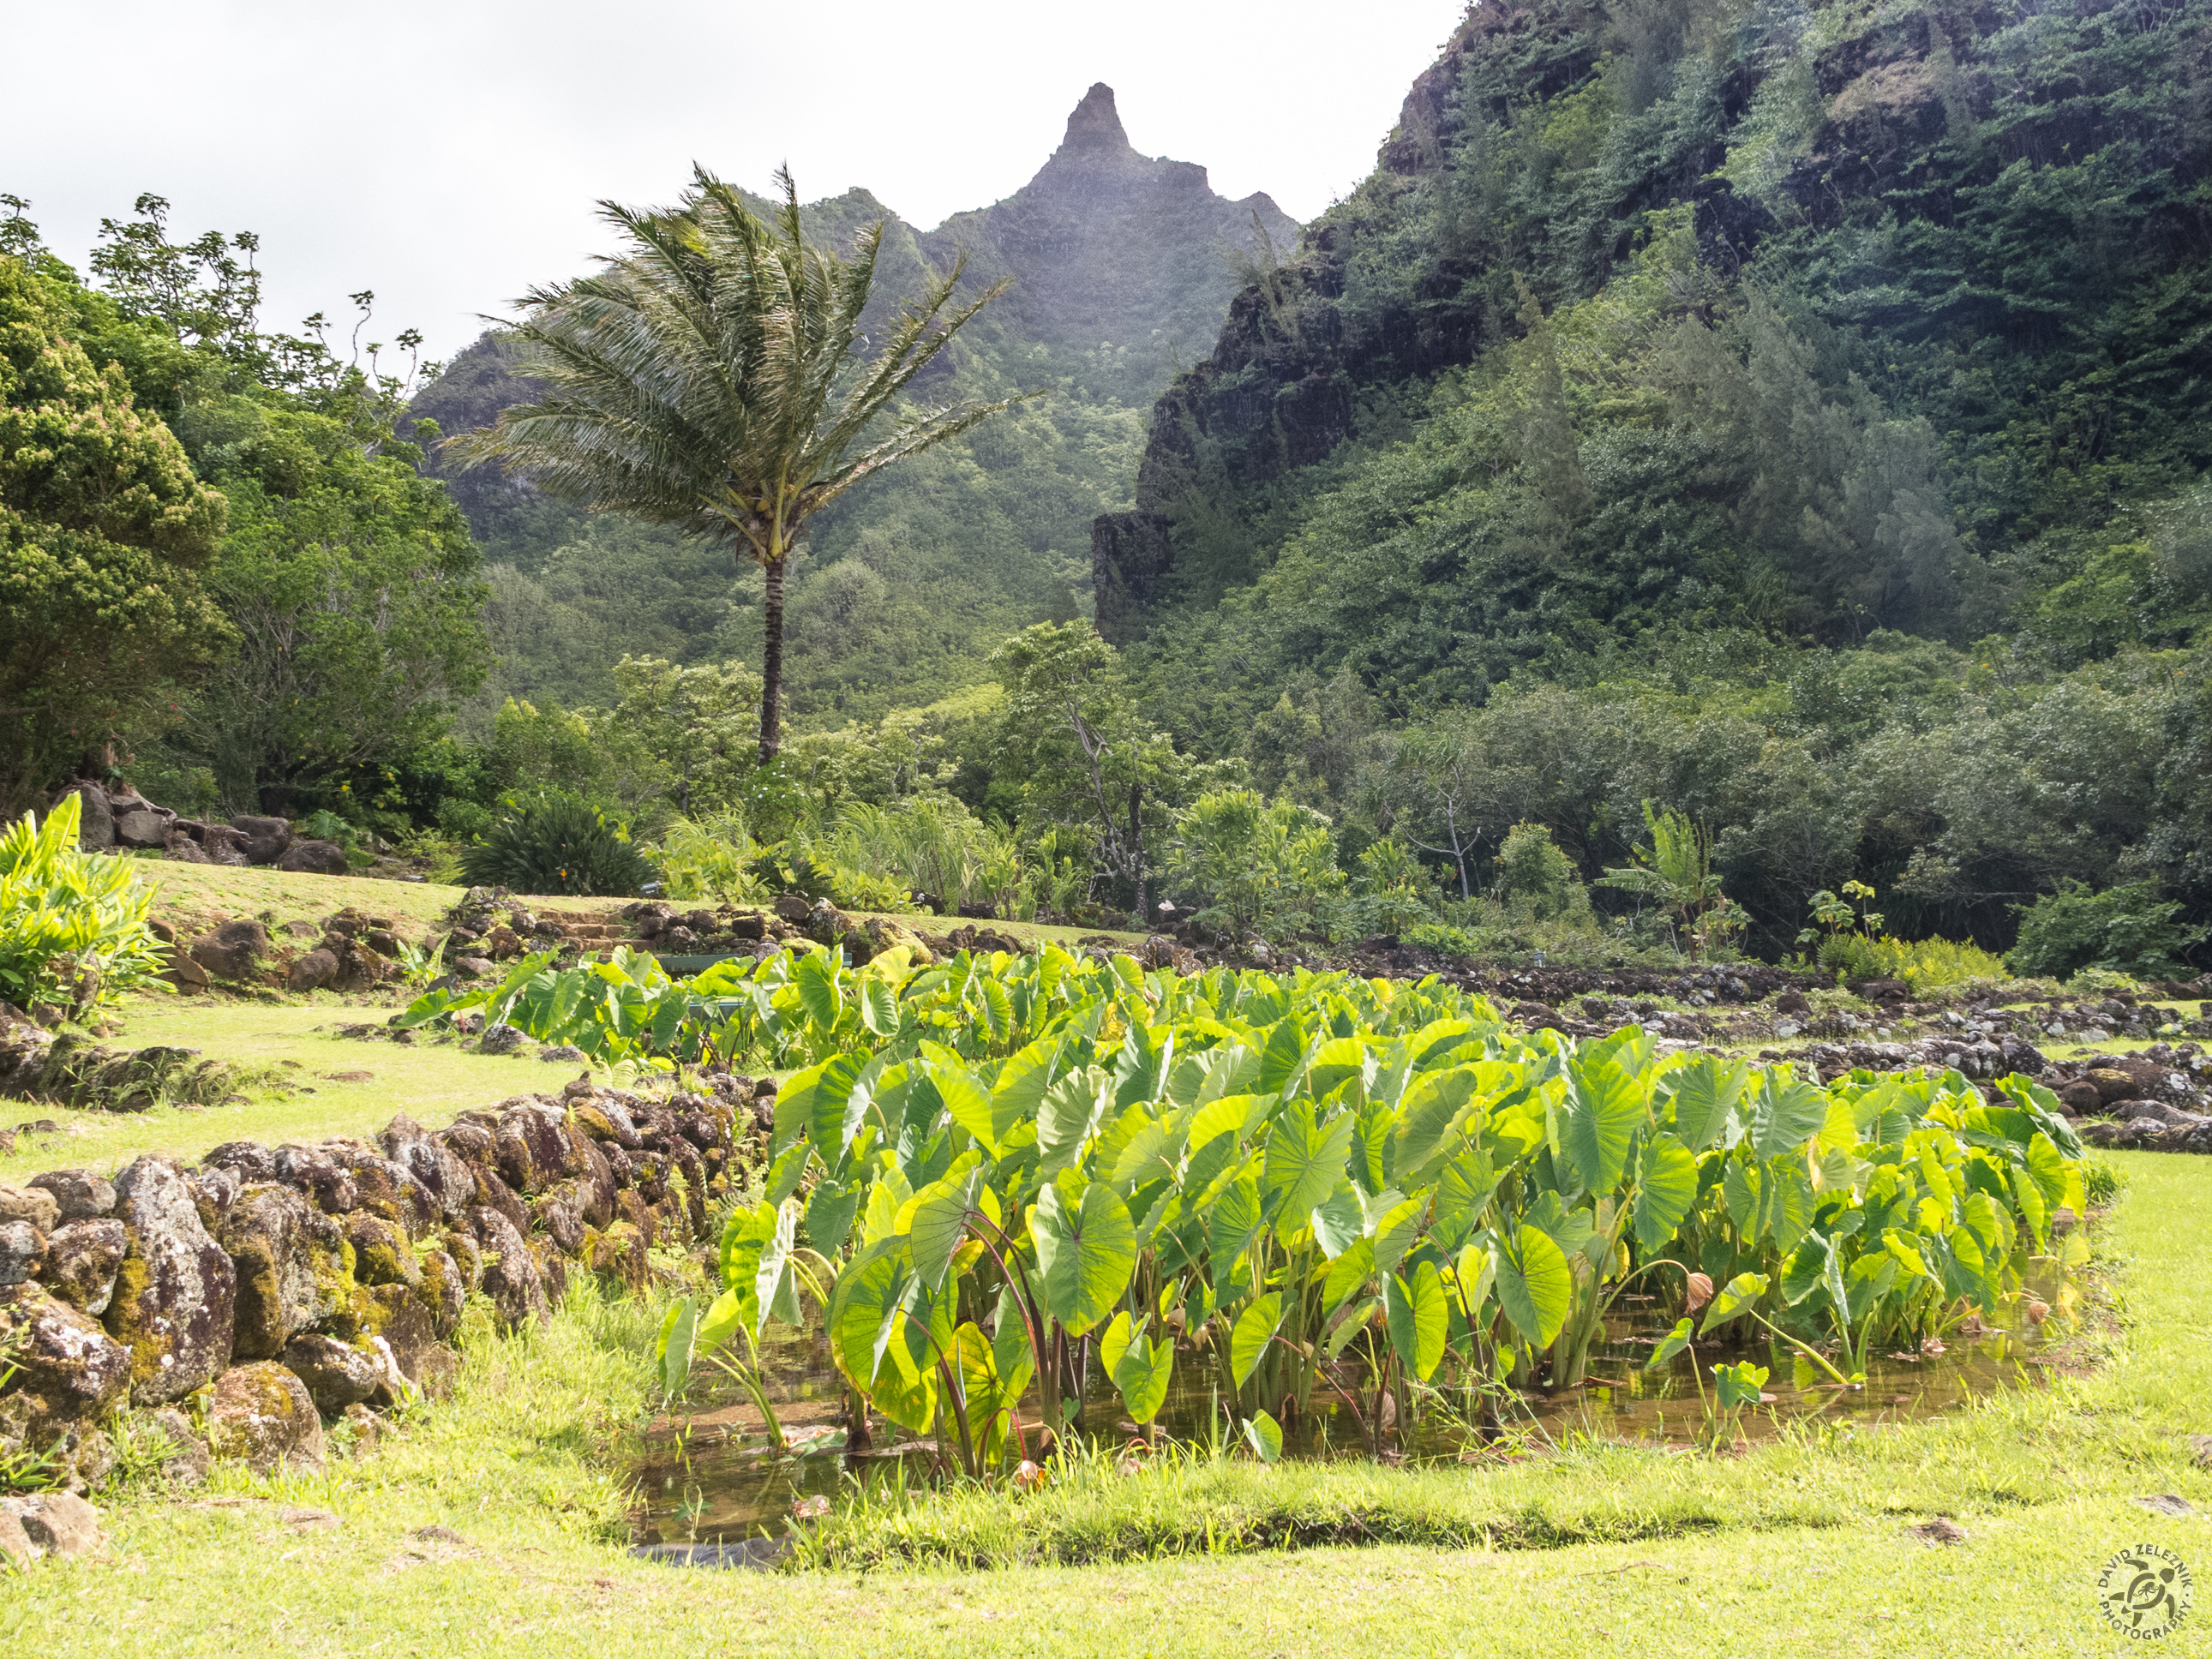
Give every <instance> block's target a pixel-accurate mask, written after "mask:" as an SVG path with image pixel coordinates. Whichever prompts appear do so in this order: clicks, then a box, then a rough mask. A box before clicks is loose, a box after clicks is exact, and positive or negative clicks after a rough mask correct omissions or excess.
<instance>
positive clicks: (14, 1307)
mask: <svg viewBox="0 0 2212 1659" xmlns="http://www.w3.org/2000/svg"><path fill="white" fill-rule="evenodd" d="M0 1340H5V1341H6V1342H7V1344H8V1345H9V1347H10V1348H11V1349H12V1350H13V1359H12V1362H11V1363H12V1364H14V1365H15V1367H16V1372H15V1377H14V1379H13V1380H12V1381H11V1382H10V1383H9V1385H8V1393H9V1396H10V1398H11V1400H12V1401H15V1405H16V1411H15V1419H16V1421H17V1425H18V1428H19V1430H20V1431H21V1432H24V1433H26V1434H28V1435H31V1436H33V1437H35V1443H37V1444H40V1445H44V1444H45V1443H46V1442H47V1441H49V1440H51V1439H52V1437H54V1435H56V1434H57V1433H58V1432H59V1431H60V1430H61V1428H62V1426H63V1425H66V1424H71V1423H94V1422H97V1421H98V1420H99V1419H100V1418H101V1417H103V1416H105V1415H106V1413H107V1412H108V1410H109V1409H110V1408H111V1407H113V1406H114V1405H116V1404H117V1403H118V1401H121V1400H122V1398H123V1395H124V1393H125V1390H126V1389H129V1388H130V1386H131V1353H130V1351H129V1350H128V1349H127V1348H125V1347H124V1346H123V1345H122V1344H120V1343H118V1342H117V1341H116V1340H114V1339H113V1338H112V1337H111V1336H109V1335H108V1334H107V1333H106V1331H105V1330H103V1329H101V1328H100V1324H99V1322H97V1321H96V1320H94V1319H93V1318H91V1317H90V1316H88V1315H86V1314H84V1313H82V1312H80V1311H79V1310H76V1309H75V1308H72V1307H70V1305H69V1304H67V1303H66V1302H62V1301H58V1300H57V1299H56V1298H55V1297H52V1296H50V1295H48V1294H47V1293H46V1291H45V1290H44V1289H43V1288H42V1287H41V1286H40V1285H10V1286H9V1287H8V1288H7V1289H5V1290H0Z"/></svg>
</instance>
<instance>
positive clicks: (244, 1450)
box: [207, 1359, 323, 1475]
mask: <svg viewBox="0 0 2212 1659" xmlns="http://www.w3.org/2000/svg"><path fill="white" fill-rule="evenodd" d="M207 1424H208V1449H209V1450H210V1452H212V1453H213V1454H214V1455H216V1456H217V1457H222V1458H231V1459H234V1460H236V1461H238V1462H242V1463H244V1464H245V1465H246V1467H247V1468H250V1469H252V1471H253V1472H254V1473H255V1474H264V1475H266V1474H276V1471H277V1470H279V1469H281V1468H287V1467H290V1468H308V1469H320V1468H322V1467H323V1423H322V1419H321V1418H319V1416H317V1415H316V1413H315V1402H314V1401H313V1398H312V1397H310V1395H308V1393H307V1384H306V1383H302V1382H301V1380H300V1379H299V1378H298V1377H296V1376H294V1375H293V1374H292V1373H291V1372H290V1371H289V1370H286V1369H285V1368H284V1367H283V1366H282V1365H279V1364H275V1363H274V1362H272V1361H270V1360H265V1359H264V1360H257V1361H255V1362H254V1363H253V1364H250V1365H235V1366H233V1367H232V1368H231V1369H230V1370H227V1371H225V1372H224V1373H223V1374H222V1376H221V1377H219V1378H218V1379H216V1385H215V1395H214V1398H213V1399H211V1400H210V1401H209V1402H208V1409H207Z"/></svg>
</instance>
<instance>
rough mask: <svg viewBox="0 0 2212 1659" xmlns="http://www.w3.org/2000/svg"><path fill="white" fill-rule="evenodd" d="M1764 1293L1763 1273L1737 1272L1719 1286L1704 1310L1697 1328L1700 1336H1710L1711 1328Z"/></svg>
mask: <svg viewBox="0 0 2212 1659" xmlns="http://www.w3.org/2000/svg"><path fill="white" fill-rule="evenodd" d="M1765 1294H1766V1275H1765V1273H1738V1274H1737V1275H1736V1276H1735V1278H1734V1279H1730V1280H1729V1282H1728V1283H1727V1284H1726V1285H1723V1286H1722V1287H1721V1291H1720V1294H1719V1295H1717V1296H1716V1297H1713V1300H1712V1305H1711V1307H1709V1308H1707V1309H1706V1310H1705V1323H1704V1324H1702V1325H1700V1326H1699V1328H1698V1334H1699V1336H1700V1337H1706V1336H1711V1334H1713V1328H1714V1327H1715V1326H1717V1325H1725V1324H1727V1323H1728V1322H1729V1320H1731V1319H1734V1318H1735V1316H1737V1315H1738V1314H1740V1313H1741V1312H1742V1311H1743V1310H1745V1309H1746V1308H1748V1307H1749V1306H1751V1304H1753V1303H1754V1302H1756V1301H1758V1300H1759V1297H1762V1296H1765Z"/></svg>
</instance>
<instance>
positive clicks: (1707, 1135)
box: [1668, 1054, 1745, 1152]
mask: <svg viewBox="0 0 2212 1659" xmlns="http://www.w3.org/2000/svg"><path fill="white" fill-rule="evenodd" d="M1744 1079H1745V1072H1744V1068H1743V1066H1741V1065H1740V1064H1738V1063H1737V1062H1735V1061H1733V1060H1727V1061H1723V1060H1716V1059H1714V1058H1713V1057H1712V1056H1711V1055H1710V1054H1708V1055H1706V1056H1705V1057H1704V1058H1702V1059H1700V1060H1695V1061H1693V1062H1692V1063H1691V1064H1690V1065H1687V1066H1683V1067H1682V1068H1681V1069H1680V1071H1677V1072H1675V1073H1674V1074H1673V1076H1672V1077H1671V1078H1670V1079H1668V1081H1669V1082H1670V1083H1672V1084H1673V1085H1674V1088H1673V1093H1672V1097H1671V1103H1672V1105H1673V1107H1674V1133H1675V1134H1676V1136H1677V1137H1679V1138H1680V1140H1681V1142H1682V1144H1683V1145H1684V1146H1687V1147H1688V1148H1689V1149H1690V1150H1691V1151H1692V1152H1704V1151H1705V1148H1707V1147H1708V1146H1712V1145H1713V1144H1714V1143H1715V1142H1716V1141H1717V1140H1720V1139H1723V1136H1724V1135H1726V1133H1727V1132H1728V1128H1729V1121H1730V1120H1731V1119H1732V1118H1733V1117H1734V1115H1735V1104H1736V1101H1737V1100H1738V1098H1739V1097H1741V1095H1742V1093H1743V1085H1744Z"/></svg>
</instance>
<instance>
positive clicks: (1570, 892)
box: [1497, 823, 1589, 921]
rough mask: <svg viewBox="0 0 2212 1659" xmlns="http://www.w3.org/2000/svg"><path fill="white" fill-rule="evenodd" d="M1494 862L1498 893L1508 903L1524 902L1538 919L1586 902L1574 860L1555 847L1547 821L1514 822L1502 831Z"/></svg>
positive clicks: (1545, 918) (1557, 914)
mask: <svg viewBox="0 0 2212 1659" xmlns="http://www.w3.org/2000/svg"><path fill="white" fill-rule="evenodd" d="M1497 863H1498V896H1499V897H1500V898H1502V899H1504V901H1505V902H1507V903H1508V904H1516V905H1524V906H1526V907H1527V908H1528V914H1529V915H1531V916H1533V917H1534V918H1535V919H1536V920H1537V921H1549V920H1550V919H1551V918H1552V917H1553V916H1559V915H1565V914H1566V913H1567V912H1568V911H1569V910H1571V909H1576V908H1582V907H1583V906H1586V905H1587V904H1588V903H1589V897H1588V895H1587V894H1585V893H1584V892H1583V884H1582V880H1581V878H1580V877H1578V876H1577V874H1576V873H1575V865H1574V860H1572V859H1571V858H1569V857H1568V856H1567V855H1566V854H1565V853H1563V852H1561V851H1560V850H1559V844H1558V843H1557V842H1554V841H1553V839H1552V831H1551V829H1550V828H1549V827H1548V826H1547V825H1545V824H1541V823H1516V824H1515V825H1514V826H1513V827H1512V828H1511V829H1509V830H1507V831H1506V832H1505V842H1504V846H1502V847H1500V848H1498V860H1497Z"/></svg>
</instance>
